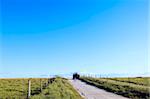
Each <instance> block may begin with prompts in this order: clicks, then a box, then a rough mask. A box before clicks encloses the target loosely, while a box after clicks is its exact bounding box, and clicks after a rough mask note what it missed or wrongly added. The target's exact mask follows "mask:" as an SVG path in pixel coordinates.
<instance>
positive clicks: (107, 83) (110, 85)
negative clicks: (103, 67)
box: [80, 77, 150, 99]
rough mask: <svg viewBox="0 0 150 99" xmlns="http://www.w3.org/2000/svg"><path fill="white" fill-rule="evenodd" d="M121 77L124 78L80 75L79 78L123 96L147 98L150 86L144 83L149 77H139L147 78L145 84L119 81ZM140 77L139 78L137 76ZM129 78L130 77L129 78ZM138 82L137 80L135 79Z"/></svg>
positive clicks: (136, 98) (135, 98) (133, 98)
mask: <svg viewBox="0 0 150 99" xmlns="http://www.w3.org/2000/svg"><path fill="white" fill-rule="evenodd" d="M122 79H126V78H117V80H116V78H115V79H110V78H92V77H81V78H80V80H82V81H84V82H86V83H88V84H90V85H94V86H96V87H98V88H102V89H105V90H107V91H110V92H113V93H116V94H119V95H123V96H125V97H129V98H131V99H149V90H150V86H149V85H148V84H146V82H147V81H148V80H149V78H141V79H147V80H144V81H145V82H144V83H145V84H146V85H144V83H143V85H141V80H140V84H135V83H129V82H128V81H124V80H123V81H121V80H122ZM135 79H136V78H133V80H132V81H134V80H135ZM137 79H140V78H137ZM130 80H131V78H130ZM136 83H138V81H136Z"/></svg>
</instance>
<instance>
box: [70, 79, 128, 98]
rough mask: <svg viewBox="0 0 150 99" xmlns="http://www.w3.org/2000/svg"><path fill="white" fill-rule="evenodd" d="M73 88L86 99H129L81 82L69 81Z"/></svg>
mask: <svg viewBox="0 0 150 99" xmlns="http://www.w3.org/2000/svg"><path fill="white" fill-rule="evenodd" d="M69 81H70V83H71V84H72V85H73V87H74V88H75V89H76V90H77V91H78V92H79V93H80V95H81V96H83V97H84V98H85V99H128V98H126V97H123V96H120V95H116V94H114V93H110V92H107V91H105V90H103V89H99V88H96V87H94V86H91V85H88V84H86V83H84V82H81V81H80V80H69Z"/></svg>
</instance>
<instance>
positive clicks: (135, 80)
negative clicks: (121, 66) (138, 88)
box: [110, 77, 150, 86]
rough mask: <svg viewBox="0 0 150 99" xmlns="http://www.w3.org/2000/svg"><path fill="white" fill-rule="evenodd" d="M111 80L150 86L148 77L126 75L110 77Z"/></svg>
mask: <svg viewBox="0 0 150 99" xmlns="http://www.w3.org/2000/svg"><path fill="white" fill-rule="evenodd" d="M110 79H111V80H116V81H121V82H128V83H133V84H137V85H143V86H150V77H136V78H134V77H130V78H129V77H126V78H110Z"/></svg>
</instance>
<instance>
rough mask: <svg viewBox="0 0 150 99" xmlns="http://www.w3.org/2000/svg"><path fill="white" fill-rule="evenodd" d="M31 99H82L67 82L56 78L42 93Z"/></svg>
mask: <svg viewBox="0 0 150 99" xmlns="http://www.w3.org/2000/svg"><path fill="white" fill-rule="evenodd" d="M31 99H82V97H81V96H80V95H79V93H78V92H77V91H76V90H75V89H74V88H73V87H72V86H71V85H70V83H69V82H68V80H66V79H63V78H59V77H58V78H56V79H55V80H54V81H53V82H52V84H49V86H48V87H47V88H46V89H44V90H43V91H42V93H40V94H39V95H34V96H32V97H31Z"/></svg>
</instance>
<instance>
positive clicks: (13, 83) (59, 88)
mask: <svg viewBox="0 0 150 99" xmlns="http://www.w3.org/2000/svg"><path fill="white" fill-rule="evenodd" d="M28 80H29V79H23V78H20V79H0V99H26V98H27V94H28ZM41 85H42V88H43V90H42V92H41ZM46 85H47V86H46ZM60 97H63V99H81V97H80V95H79V94H78V93H77V92H76V91H75V90H74V89H73V88H72V86H71V85H70V84H69V83H68V82H67V80H65V79H62V78H56V79H54V78H52V79H50V83H49V84H48V78H32V79H31V99H32V98H33V99H47V98H48V99H60ZM61 99H62V98H61Z"/></svg>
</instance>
